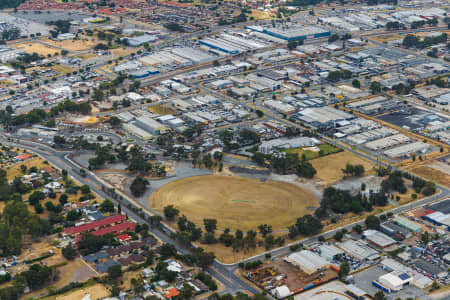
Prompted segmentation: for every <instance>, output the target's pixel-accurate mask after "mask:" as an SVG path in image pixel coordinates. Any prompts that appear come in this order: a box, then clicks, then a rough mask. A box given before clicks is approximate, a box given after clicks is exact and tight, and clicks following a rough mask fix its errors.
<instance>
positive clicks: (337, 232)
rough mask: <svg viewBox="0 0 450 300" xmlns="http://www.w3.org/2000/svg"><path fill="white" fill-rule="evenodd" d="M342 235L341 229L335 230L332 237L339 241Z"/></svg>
mask: <svg viewBox="0 0 450 300" xmlns="http://www.w3.org/2000/svg"><path fill="white" fill-rule="evenodd" d="M343 237H344V234H343V233H342V231H336V233H335V234H334V237H333V238H334V240H335V241H337V242H340V241H341V240H342V238H343Z"/></svg>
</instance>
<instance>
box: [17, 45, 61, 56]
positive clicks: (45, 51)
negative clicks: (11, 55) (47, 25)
mask: <svg viewBox="0 0 450 300" xmlns="http://www.w3.org/2000/svg"><path fill="white" fill-rule="evenodd" d="M11 47H13V48H15V49H20V50H23V51H25V52H26V53H28V54H33V53H37V54H40V55H43V56H45V57H47V55H49V54H50V55H51V56H54V55H55V53H58V54H61V50H59V49H57V48H53V47H49V46H47V45H44V44H40V43H33V42H25V43H20V44H15V45H12V46H11Z"/></svg>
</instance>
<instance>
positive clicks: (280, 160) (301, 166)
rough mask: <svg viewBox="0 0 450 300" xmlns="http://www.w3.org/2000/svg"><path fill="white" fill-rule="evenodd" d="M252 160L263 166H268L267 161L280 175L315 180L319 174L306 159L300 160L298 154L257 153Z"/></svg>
mask: <svg viewBox="0 0 450 300" xmlns="http://www.w3.org/2000/svg"><path fill="white" fill-rule="evenodd" d="M252 159H253V161H254V162H256V163H257V164H259V165H261V166H267V163H266V161H268V162H269V167H271V168H272V169H273V170H274V171H275V172H277V173H279V174H297V176H299V177H305V178H313V177H314V175H315V174H316V173H317V171H316V169H314V167H313V166H312V164H311V163H309V162H307V161H305V160H304V158H302V159H299V158H298V155H297V153H274V154H271V155H264V154H263V153H261V152H255V153H254V154H253V157H252Z"/></svg>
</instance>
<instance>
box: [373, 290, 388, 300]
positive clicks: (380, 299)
mask: <svg viewBox="0 0 450 300" xmlns="http://www.w3.org/2000/svg"><path fill="white" fill-rule="evenodd" d="M373 299H374V300H387V297H386V296H385V295H384V293H383V291H379V292H377V293H376V294H375V295H374V296H373Z"/></svg>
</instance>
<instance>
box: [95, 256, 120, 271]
mask: <svg viewBox="0 0 450 300" xmlns="http://www.w3.org/2000/svg"><path fill="white" fill-rule="evenodd" d="M117 265H120V264H119V263H118V262H117V261H115V260H112V259H110V260H108V261H106V262H104V263H99V264H96V265H95V269H96V270H97V271H98V272H100V273H106V272H108V269H109V268H110V267H112V266H117Z"/></svg>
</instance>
